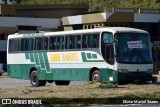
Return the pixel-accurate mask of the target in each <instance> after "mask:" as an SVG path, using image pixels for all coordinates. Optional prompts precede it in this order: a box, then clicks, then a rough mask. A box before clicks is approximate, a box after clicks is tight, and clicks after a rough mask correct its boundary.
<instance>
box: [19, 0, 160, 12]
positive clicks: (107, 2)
mask: <svg viewBox="0 0 160 107" xmlns="http://www.w3.org/2000/svg"><path fill="white" fill-rule="evenodd" d="M20 4H28V5H30V4H89V0H21V3H20ZM92 5H93V6H92V7H93V11H106V10H107V11H108V10H111V9H112V8H113V7H117V8H148V9H160V0H92Z"/></svg>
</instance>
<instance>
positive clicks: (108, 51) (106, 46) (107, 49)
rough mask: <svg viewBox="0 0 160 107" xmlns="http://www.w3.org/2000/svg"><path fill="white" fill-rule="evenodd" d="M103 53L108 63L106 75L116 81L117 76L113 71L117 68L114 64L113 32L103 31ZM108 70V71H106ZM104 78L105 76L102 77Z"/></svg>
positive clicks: (108, 78)
mask: <svg viewBox="0 0 160 107" xmlns="http://www.w3.org/2000/svg"><path fill="white" fill-rule="evenodd" d="M101 53H102V56H103V58H104V60H105V61H106V62H107V63H106V69H107V70H105V72H103V73H104V75H105V76H106V77H107V80H108V81H112V80H110V78H113V80H114V81H115V80H116V78H117V76H116V75H115V74H114V73H113V72H114V71H115V70H114V69H115V66H114V62H115V61H114V48H113V39H112V34H111V33H102V36H101ZM106 71H107V72H106ZM102 78H104V77H102Z"/></svg>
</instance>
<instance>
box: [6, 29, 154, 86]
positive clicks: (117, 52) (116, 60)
mask: <svg viewBox="0 0 160 107" xmlns="http://www.w3.org/2000/svg"><path fill="white" fill-rule="evenodd" d="M7 72H8V76H9V77H13V78H19V79H29V80H30V82H31V85H32V86H35V87H37V86H45V84H46V82H49V83H52V82H55V84H56V85H69V84H70V81H92V82H93V83H96V82H117V81H118V82H128V81H136V80H139V81H151V80H152V72H153V61H152V53H151V46H150V36H149V33H148V32H147V31H144V30H140V29H134V28H127V27H104V28H95V29H87V30H75V31H60V32H41V33H33V34H12V35H9V36H8V43H7Z"/></svg>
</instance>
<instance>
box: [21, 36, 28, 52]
mask: <svg viewBox="0 0 160 107" xmlns="http://www.w3.org/2000/svg"><path fill="white" fill-rule="evenodd" d="M27 48H28V44H27V39H26V38H22V39H21V51H27Z"/></svg>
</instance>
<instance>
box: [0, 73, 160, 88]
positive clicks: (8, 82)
mask: <svg viewBox="0 0 160 107" xmlns="http://www.w3.org/2000/svg"><path fill="white" fill-rule="evenodd" d="M156 76H157V77H158V82H159V83H160V75H156ZM87 83H88V82H86V81H71V83H70V85H84V84H87ZM46 85H55V83H54V82H53V83H51V84H50V83H47V84H46ZM18 86H20V87H21V86H22V87H25V86H31V84H30V80H22V79H14V78H10V77H8V76H7V75H6V74H3V75H2V76H0V88H14V87H18Z"/></svg>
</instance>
